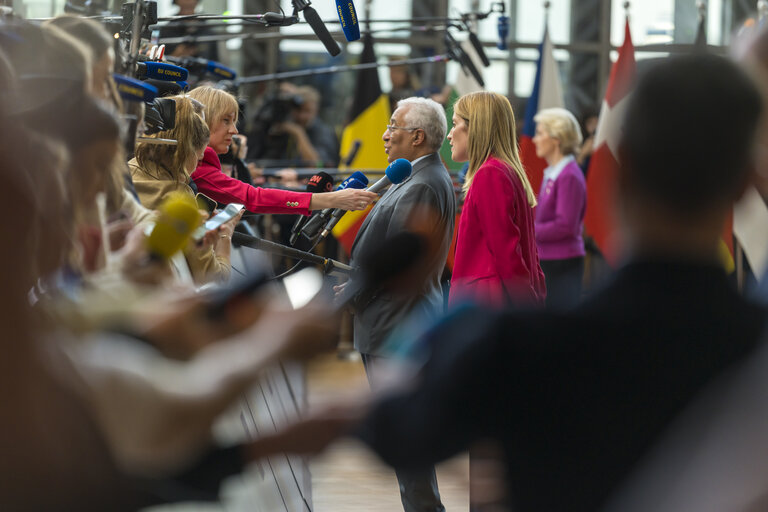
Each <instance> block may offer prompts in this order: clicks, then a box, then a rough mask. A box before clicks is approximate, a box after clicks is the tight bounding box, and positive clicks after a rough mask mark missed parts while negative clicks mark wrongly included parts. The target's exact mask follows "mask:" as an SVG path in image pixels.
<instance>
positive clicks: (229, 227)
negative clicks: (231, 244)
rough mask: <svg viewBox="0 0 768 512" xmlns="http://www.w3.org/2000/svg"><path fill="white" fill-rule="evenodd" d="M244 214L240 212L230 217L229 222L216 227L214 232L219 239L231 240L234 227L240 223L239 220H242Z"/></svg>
mask: <svg viewBox="0 0 768 512" xmlns="http://www.w3.org/2000/svg"><path fill="white" fill-rule="evenodd" d="M244 213H245V210H240V212H239V213H238V214H237V215H235V216H234V217H232V218H231V219H230V220H228V221H227V222H225V223H224V224H222V225H221V226H219V227H218V229H217V230H216V231H217V233H218V235H219V238H229V239H230V240H231V239H232V233H234V232H235V227H236V226H237V225H238V224H239V223H240V219H242V218H243V214H244Z"/></svg>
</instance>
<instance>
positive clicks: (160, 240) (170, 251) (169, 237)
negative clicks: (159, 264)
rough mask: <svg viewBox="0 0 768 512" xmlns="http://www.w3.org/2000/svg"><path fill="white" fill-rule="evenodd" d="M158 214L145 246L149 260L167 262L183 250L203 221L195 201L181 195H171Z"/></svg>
mask: <svg viewBox="0 0 768 512" xmlns="http://www.w3.org/2000/svg"><path fill="white" fill-rule="evenodd" d="M158 212H159V215H158V217H157V220H156V221H155V225H154V227H153V228H152V231H151V232H150V233H149V236H148V237H147V240H146V246H147V250H148V251H149V254H150V257H151V258H154V259H162V260H167V259H168V258H170V257H171V256H173V255H174V254H176V253H177V252H179V251H180V250H181V249H182V248H184V246H185V245H186V244H187V241H189V238H190V236H191V235H192V232H193V231H194V230H195V229H196V228H197V227H198V226H200V224H202V221H203V219H202V216H201V215H200V212H199V211H198V209H197V204H196V203H195V200H194V199H192V198H191V197H188V196H186V195H184V194H181V193H177V194H171V196H170V197H169V198H168V199H166V200H165V201H163V203H162V204H161V205H160V209H159V210H158Z"/></svg>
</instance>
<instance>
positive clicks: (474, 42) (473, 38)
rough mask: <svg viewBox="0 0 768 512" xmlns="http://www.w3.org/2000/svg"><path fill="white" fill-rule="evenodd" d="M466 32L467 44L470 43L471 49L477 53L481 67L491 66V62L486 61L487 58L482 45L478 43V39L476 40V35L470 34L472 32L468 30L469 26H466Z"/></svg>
mask: <svg viewBox="0 0 768 512" xmlns="http://www.w3.org/2000/svg"><path fill="white" fill-rule="evenodd" d="M467 30H468V31H469V42H470V43H472V47H473V48H474V49H475V51H476V52H477V56H478V57H480V60H481V61H483V66H485V67H488V66H490V65H491V61H490V60H488V56H487V55H486V54H485V49H483V43H481V42H480V39H478V37H477V34H475V33H474V32H472V30H470V29H469V24H467Z"/></svg>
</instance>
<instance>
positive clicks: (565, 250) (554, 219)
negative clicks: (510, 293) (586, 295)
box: [536, 160, 587, 260]
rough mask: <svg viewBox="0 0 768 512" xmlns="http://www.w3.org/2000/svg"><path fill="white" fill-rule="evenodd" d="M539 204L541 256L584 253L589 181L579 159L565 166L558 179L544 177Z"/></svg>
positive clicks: (549, 257)
mask: <svg viewBox="0 0 768 512" xmlns="http://www.w3.org/2000/svg"><path fill="white" fill-rule="evenodd" d="M538 200H539V203H538V205H537V206H536V245H537V247H538V248H539V258H540V259H542V260H564V259H568V258H577V257H579V256H584V239H583V238H582V236H581V232H582V226H583V222H584V211H585V210H586V207H587V184H586V181H585V180H584V173H582V172H581V169H580V168H579V165H578V164H577V163H576V161H575V160H574V161H571V162H569V163H568V164H566V166H565V167H563V170H562V171H560V174H559V175H558V176H557V178H556V179H555V180H547V179H546V178H545V180H544V181H543V182H542V183H541V190H540V191H539V197H538Z"/></svg>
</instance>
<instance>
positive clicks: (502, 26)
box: [496, 14, 509, 50]
mask: <svg viewBox="0 0 768 512" xmlns="http://www.w3.org/2000/svg"><path fill="white" fill-rule="evenodd" d="M497 28H498V30H499V42H498V43H496V48H498V49H499V50H506V49H507V37H509V16H504V15H503V14H502V15H501V16H499V23H498V25H497Z"/></svg>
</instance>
